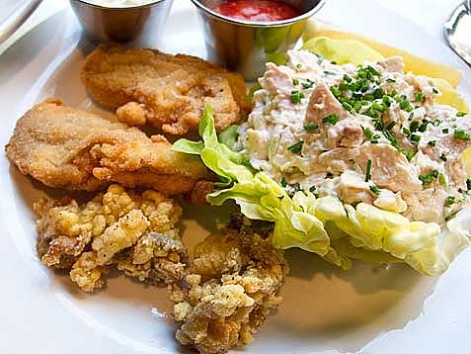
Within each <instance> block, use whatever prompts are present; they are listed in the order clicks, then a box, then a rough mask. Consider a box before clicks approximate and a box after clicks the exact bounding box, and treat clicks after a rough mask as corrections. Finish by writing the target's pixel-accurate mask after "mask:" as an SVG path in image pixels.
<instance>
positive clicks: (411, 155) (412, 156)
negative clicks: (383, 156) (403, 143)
mask: <svg viewBox="0 0 471 354" xmlns="http://www.w3.org/2000/svg"><path fill="white" fill-rule="evenodd" d="M415 154H416V153H415V151H412V150H411V151H408V152H407V154H406V159H407V161H409V162H410V161H411V160H412V159H413V158H414V156H415Z"/></svg>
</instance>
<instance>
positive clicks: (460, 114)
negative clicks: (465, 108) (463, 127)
mask: <svg viewBox="0 0 471 354" xmlns="http://www.w3.org/2000/svg"><path fill="white" fill-rule="evenodd" d="M465 115H466V113H465V112H458V113H456V116H457V117H464V116H465Z"/></svg>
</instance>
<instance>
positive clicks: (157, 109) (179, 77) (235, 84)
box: [81, 46, 251, 135]
mask: <svg viewBox="0 0 471 354" xmlns="http://www.w3.org/2000/svg"><path fill="white" fill-rule="evenodd" d="M81 79H82V82H83V83H84V85H85V86H86V88H87V90H88V92H89V93H90V95H91V96H92V97H93V99H95V100H96V101H97V102H99V103H100V104H103V105H105V106H107V107H111V108H118V110H117V117H118V119H119V120H120V121H123V122H125V123H127V124H130V125H142V124H145V123H146V122H148V123H150V124H152V125H154V126H155V127H157V128H159V129H162V131H163V132H165V133H168V134H174V135H182V134H185V133H186V132H188V131H189V130H196V129H197V128H198V124H199V121H200V118H201V116H202V114H203V111H204V107H205V105H206V104H210V105H211V106H212V108H213V114H214V118H215V123H216V129H217V130H218V131H220V130H223V129H225V128H227V127H228V126H229V125H231V124H233V123H235V122H237V121H238V120H239V119H240V118H241V117H242V116H244V115H245V114H246V113H248V112H249V111H250V109H251V104H250V102H249V100H248V98H247V94H246V90H247V89H246V86H245V82H244V80H243V78H242V76H240V75H239V74H236V73H230V72H228V71H226V70H223V69H221V68H219V67H217V66H216V65H213V64H211V63H208V62H207V61H204V60H202V59H199V58H196V57H192V56H189V55H184V54H178V55H175V56H173V55H168V54H164V53H161V52H159V51H157V50H150V49H126V48H123V47H117V46H100V47H98V48H97V49H96V50H95V51H94V52H93V53H91V54H90V55H89V56H88V57H87V58H86V60H85V63H84V65H83V67H82V70H81Z"/></svg>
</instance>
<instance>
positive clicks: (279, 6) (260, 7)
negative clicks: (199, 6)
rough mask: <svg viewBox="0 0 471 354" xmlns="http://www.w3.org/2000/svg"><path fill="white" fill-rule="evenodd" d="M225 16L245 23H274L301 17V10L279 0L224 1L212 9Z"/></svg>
mask: <svg viewBox="0 0 471 354" xmlns="http://www.w3.org/2000/svg"><path fill="white" fill-rule="evenodd" d="M211 9H212V10H214V11H215V12H217V13H220V14H221V15H223V16H226V17H229V18H232V19H235V20H243V21H254V22H273V21H283V20H289V19H290V18H294V17H298V16H299V15H301V13H302V12H301V10H300V9H298V8H296V7H294V6H293V5H290V4H288V3H285V2H282V1H278V0H222V1H220V2H218V3H215V4H214V5H213V6H212V7H211Z"/></svg>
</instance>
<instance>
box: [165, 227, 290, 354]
mask: <svg viewBox="0 0 471 354" xmlns="http://www.w3.org/2000/svg"><path fill="white" fill-rule="evenodd" d="M287 272H288V265H287V263H286V261H285V259H284V257H283V252H282V251H281V250H276V249H274V248H273V247H272V245H271V243H270V242H269V241H267V240H264V239H262V238H261V237H260V236H259V235H257V234H253V233H246V234H239V233H238V232H237V231H234V230H229V229H228V230H226V231H225V232H224V233H223V234H214V235H210V236H209V237H207V238H206V239H205V240H204V241H203V242H202V243H200V244H199V245H197V246H196V248H195V254H194V260H193V262H192V263H191V265H190V267H189V270H188V273H187V275H186V276H185V278H184V281H183V282H179V283H173V284H172V285H171V286H170V289H171V294H170V297H171V299H172V300H173V301H174V302H175V306H174V315H175V319H176V321H177V322H178V324H179V329H178V330H177V332H176V338H177V340H178V341H179V342H180V343H181V344H182V345H184V346H191V347H194V348H195V349H197V350H198V351H199V352H200V353H204V354H206V353H208V354H209V353H225V352H227V351H228V350H229V349H231V348H234V347H238V346H242V345H244V344H247V343H250V342H251V341H252V335H253V334H254V333H255V332H256V330H257V329H258V327H259V326H260V325H261V324H262V323H263V321H264V320H265V318H266V317H267V315H268V314H269V313H270V312H271V311H272V310H273V309H275V308H276V307H277V306H278V305H279V304H280V302H281V297H280V296H278V291H279V290H280V287H281V285H282V283H283V281H284V278H285V275H286V274H287Z"/></svg>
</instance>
